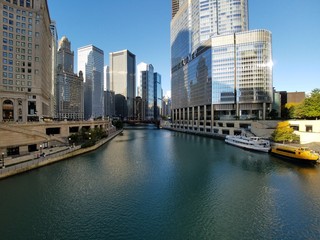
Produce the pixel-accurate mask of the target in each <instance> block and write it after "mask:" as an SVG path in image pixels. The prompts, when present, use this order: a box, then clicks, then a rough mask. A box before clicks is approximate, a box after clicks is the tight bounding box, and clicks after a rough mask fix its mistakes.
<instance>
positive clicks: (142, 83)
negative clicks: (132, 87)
mask: <svg viewBox="0 0 320 240" xmlns="http://www.w3.org/2000/svg"><path fill="white" fill-rule="evenodd" d="M153 74H154V68H153V66H152V64H147V63H144V62H142V63H139V64H138V66H137V92H138V96H139V97H141V101H142V105H143V106H144V107H145V109H144V111H143V112H144V116H141V118H142V120H152V119H154V75H153Z"/></svg>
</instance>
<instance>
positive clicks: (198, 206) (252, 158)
mask: <svg viewBox="0 0 320 240" xmlns="http://www.w3.org/2000/svg"><path fill="white" fill-rule="evenodd" d="M319 176H320V170H319V167H318V166H315V167H313V168H312V167H302V166H299V165H294V164H291V163H288V162H284V161H282V160H280V159H278V158H275V157H273V156H270V155H269V154H264V153H257V152H250V151H246V150H243V149H240V148H237V147H233V146H230V145H227V144H225V143H224V142H223V141H221V140H215V139H210V138H204V137H199V136H195V135H187V134H183V133H176V132H170V131H165V130H154V129H149V130H141V129H139V130H125V131H124V134H123V135H122V136H118V137H116V138H115V139H114V140H113V141H111V142H109V143H108V144H106V145H105V146H103V147H102V148H100V149H99V150H97V151H95V152H92V153H89V154H86V155H83V156H79V157H77V158H74V159H70V160H68V161H64V162H60V163H57V164H54V165H51V166H48V167H45V168H42V169H38V170H36V171H32V172H29V173H26V174H22V175H19V176H16V177H13V178H9V179H5V180H3V181H0V189H1V198H0V212H1V213H2V215H1V216H3V217H1V218H0V226H2V228H1V229H2V230H1V239H24V238H26V236H27V237H29V239H46V238H48V239H317V237H318V236H319V235H320V232H319V231H320V230H319V229H320V223H319V216H320V191H319V187H318V184H319V181H320V177H319ZM43 223H46V224H43Z"/></svg>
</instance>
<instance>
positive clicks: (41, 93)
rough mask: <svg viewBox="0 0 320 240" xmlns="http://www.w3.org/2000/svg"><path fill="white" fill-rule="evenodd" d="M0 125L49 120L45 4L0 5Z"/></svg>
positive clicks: (9, 1)
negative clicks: (46, 118) (6, 122)
mask: <svg viewBox="0 0 320 240" xmlns="http://www.w3.org/2000/svg"><path fill="white" fill-rule="evenodd" d="M0 9H1V12H0V18H1V22H0V27H1V31H0V38H1V42H2V46H1V48H0V54H1V62H0V75H1V82H0V121H22V122H26V121H38V120H39V118H42V117H52V108H53V106H52V93H53V92H52V87H53V79H52V78H53V76H54V75H53V73H52V72H53V69H52V68H53V64H52V61H53V60H52V44H53V42H54V40H53V35H52V32H51V29H50V23H51V19H50V15H49V9H48V4H47V1H46V0H38V1H31V0H21V1H16V0H6V1H4V0H1V1H0Z"/></svg>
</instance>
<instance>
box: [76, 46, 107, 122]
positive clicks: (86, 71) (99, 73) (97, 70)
mask: <svg viewBox="0 0 320 240" xmlns="http://www.w3.org/2000/svg"><path fill="white" fill-rule="evenodd" d="M103 68H104V53H103V51H102V50H101V49H99V48H97V47H95V46H93V45H88V46H84V47H81V48H78V71H82V73H83V78H84V82H85V83H84V89H85V90H84V118H85V119H93V118H97V117H103V116H104V99H103V98H104V91H103V89H104V87H103V82H104V74H103V72H104V69H103Z"/></svg>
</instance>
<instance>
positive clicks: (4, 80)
mask: <svg viewBox="0 0 320 240" xmlns="http://www.w3.org/2000/svg"><path fill="white" fill-rule="evenodd" d="M2 83H3V84H4V85H13V83H14V81H13V80H7V79H3V81H2ZM15 85H17V86H25V85H27V86H32V82H31V81H21V80H16V81H15Z"/></svg>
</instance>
